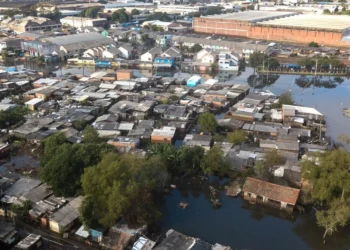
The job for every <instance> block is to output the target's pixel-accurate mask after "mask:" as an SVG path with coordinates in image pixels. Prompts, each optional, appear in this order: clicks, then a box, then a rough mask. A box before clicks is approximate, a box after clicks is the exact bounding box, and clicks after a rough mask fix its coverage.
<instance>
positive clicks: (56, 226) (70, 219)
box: [49, 196, 83, 233]
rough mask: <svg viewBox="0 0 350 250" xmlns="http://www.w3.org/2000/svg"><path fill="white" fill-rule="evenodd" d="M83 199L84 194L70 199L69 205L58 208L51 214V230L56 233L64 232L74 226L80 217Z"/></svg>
mask: <svg viewBox="0 0 350 250" xmlns="http://www.w3.org/2000/svg"><path fill="white" fill-rule="evenodd" d="M82 201H83V196H78V197H77V198H75V199H73V200H72V201H70V202H69V203H68V204H67V205H65V206H63V207H62V208H60V209H58V210H57V211H56V212H54V213H53V214H52V215H51V216H50V222H49V223H50V230H51V231H54V232H56V233H64V232H66V231H67V230H68V229H70V228H71V226H73V224H74V222H75V221H76V220H77V219H78V218H79V211H78V209H79V207H80V205H81V203H82Z"/></svg>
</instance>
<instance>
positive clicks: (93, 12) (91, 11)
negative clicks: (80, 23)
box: [79, 7, 101, 18]
mask: <svg viewBox="0 0 350 250" xmlns="http://www.w3.org/2000/svg"><path fill="white" fill-rule="evenodd" d="M100 11H101V8H100V7H92V8H88V9H86V10H83V11H82V12H80V14H79V16H81V17H88V18H96V17H97V16H98V13H99V12H100Z"/></svg>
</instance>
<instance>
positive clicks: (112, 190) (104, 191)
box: [82, 153, 165, 227]
mask: <svg viewBox="0 0 350 250" xmlns="http://www.w3.org/2000/svg"><path fill="white" fill-rule="evenodd" d="M151 159H152V160H151ZM155 161H156V162H155ZM164 171H165V165H164V164H163V163H162V162H161V161H159V159H156V160H155V159H153V158H150V159H147V160H145V159H142V158H138V157H136V156H135V155H127V154H125V155H122V156H119V155H116V154H113V153H110V154H107V155H105V157H103V159H102V161H101V162H100V163H99V164H98V165H97V166H96V167H93V168H87V169H85V173H84V175H83V176H82V186H83V189H84V193H85V195H89V196H90V197H91V199H92V200H93V201H94V206H92V209H93V211H92V214H95V215H96V218H97V220H98V223H99V224H101V225H103V226H105V227H110V226H112V225H114V224H115V222H116V220H117V219H119V218H120V217H121V216H123V217H124V218H125V220H126V222H127V223H128V224H129V226H131V227H136V226H140V225H145V224H150V223H153V222H155V221H156V220H157V219H158V218H159V217H160V213H159V211H158V210H157V208H156V206H155V205H154V202H153V192H154V191H155V190H157V187H158V184H159V183H158V179H157V178H156V177H155V176H159V173H163V172H164ZM89 213H90V214H91V211H89Z"/></svg>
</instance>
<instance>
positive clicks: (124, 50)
mask: <svg viewBox="0 0 350 250" xmlns="http://www.w3.org/2000/svg"><path fill="white" fill-rule="evenodd" d="M118 50H119V51H120V53H119V56H120V57H121V58H124V59H132V58H133V57H134V56H135V50H134V46H133V45H132V44H130V43H124V44H122V45H120V46H119V47H118Z"/></svg>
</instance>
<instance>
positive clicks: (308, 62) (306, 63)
mask: <svg viewBox="0 0 350 250" xmlns="http://www.w3.org/2000/svg"><path fill="white" fill-rule="evenodd" d="M297 64H298V65H299V66H301V67H305V69H306V70H307V71H311V69H312V67H313V66H314V65H315V61H314V60H312V59H311V58H307V57H306V58H302V59H299V60H298V61H297Z"/></svg>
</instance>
